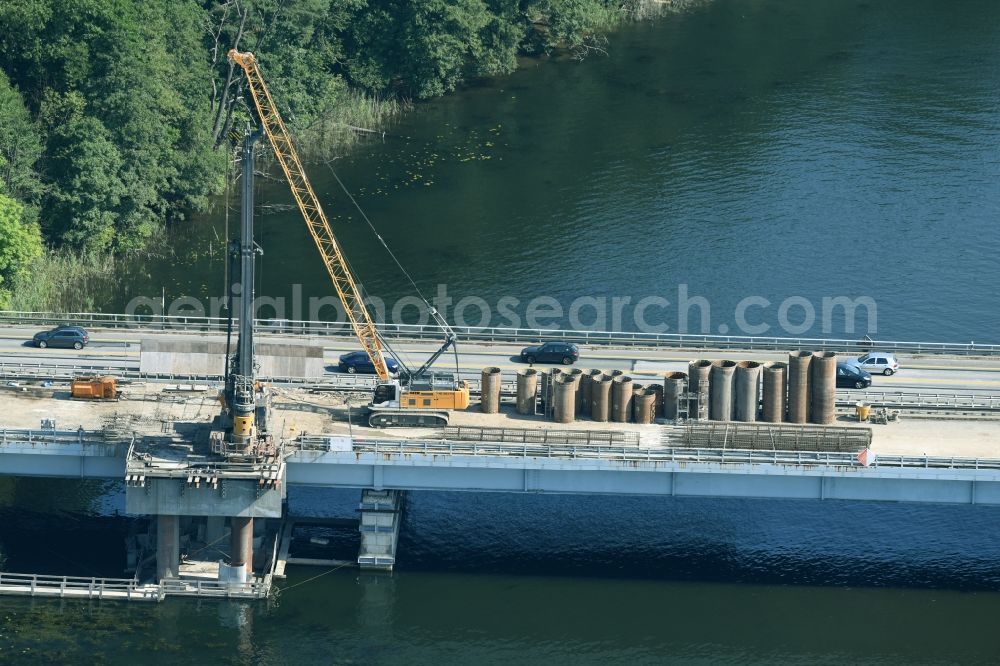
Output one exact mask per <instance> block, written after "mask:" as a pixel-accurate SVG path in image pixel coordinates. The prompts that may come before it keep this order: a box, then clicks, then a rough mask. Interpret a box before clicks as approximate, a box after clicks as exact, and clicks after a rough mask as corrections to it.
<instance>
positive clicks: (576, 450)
mask: <svg viewBox="0 0 1000 666" xmlns="http://www.w3.org/2000/svg"><path fill="white" fill-rule="evenodd" d="M353 448H354V452H355V453H374V454H379V455H386V454H389V455H392V454H397V455H407V454H408V455H413V454H421V455H429V456H434V455H467V456H507V457H519V458H528V457H542V458H556V459H558V458H570V459H575V460H588V459H589V460H595V459H596V460H621V461H626V462H689V463H692V462H693V463H698V462H702V463H732V464H747V463H749V464H762V465H797V466H802V465H807V466H817V465H830V466H838V467H865V465H863V464H862V463H861V462H860V461H859V460H858V456H857V453H854V452H850V453H849V452H839V453H835V452H824V451H765V450H747V449H718V448H648V449H636V448H633V447H627V446H607V445H595V446H576V445H558V444H523V445H515V444H506V445H505V444H494V443H472V442H450V441H445V440H382V439H355V440H354V447H353ZM867 467H869V468H924V469H963V470H969V469H973V470H977V469H981V470H990V471H997V470H1000V459H984V458H962V457H942V456H901V455H886V454H880V455H871V456H869V465H868V466H867Z"/></svg>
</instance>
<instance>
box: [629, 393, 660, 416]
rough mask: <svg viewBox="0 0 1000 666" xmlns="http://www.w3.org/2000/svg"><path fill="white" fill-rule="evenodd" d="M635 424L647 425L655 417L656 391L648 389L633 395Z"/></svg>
mask: <svg viewBox="0 0 1000 666" xmlns="http://www.w3.org/2000/svg"><path fill="white" fill-rule="evenodd" d="M633 400H634V408H633V410H634V412H635V422H636V423H642V424H649V423H652V422H653V421H654V420H655V417H656V389H654V388H653V387H649V388H646V389H642V390H641V391H635V394H634V398H633Z"/></svg>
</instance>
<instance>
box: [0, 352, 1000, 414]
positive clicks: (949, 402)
mask: <svg viewBox="0 0 1000 666" xmlns="http://www.w3.org/2000/svg"><path fill="white" fill-rule="evenodd" d="M86 374H111V375H114V376H116V377H118V378H121V379H133V380H142V381H160V382H187V383H198V382H202V383H221V382H222V375H190V374H168V373H144V372H139V371H138V370H136V369H131V368H115V367H109V366H101V365H72V366H69V365H60V366H53V365H46V364H44V363H24V362H14V363H11V362H2V361H0V379H6V380H35V381H42V380H53V381H70V380H71V379H72V378H73V377H75V376H79V375H86ZM461 374H462V378H463V379H465V381H466V382H468V384H469V391H470V393H472V394H473V395H479V392H480V379H479V373H477V372H462V373H461ZM260 379H261V381H263V382H267V383H271V384H279V385H282V384H283V385H291V386H308V387H310V388H314V389H317V390H326V391H369V390H371V389H373V388H374V387H375V384H376V382H377V379H376V378H375V377H374V376H371V375H351V374H328V375H324V376H322V377H312V378H309V377H261V378H260ZM515 390H516V384H515V382H511V381H504V382H502V383H501V390H500V393H501V395H502V396H505V397H510V396H513V395H514V394H515ZM836 402H837V406H838V407H852V406H853V405H854V404H855V403H857V402H864V403H865V404H868V405H871V406H872V407H887V408H892V409H920V410H948V409H953V410H965V411H980V412H990V411H1000V395H996V394H988V393H969V392H957V391H956V392H950V391H937V392H922V391H921V392H919V393H912V392H902V391H873V390H871V389H868V390H865V391H858V392H853V391H845V390H840V391H837V394H836Z"/></svg>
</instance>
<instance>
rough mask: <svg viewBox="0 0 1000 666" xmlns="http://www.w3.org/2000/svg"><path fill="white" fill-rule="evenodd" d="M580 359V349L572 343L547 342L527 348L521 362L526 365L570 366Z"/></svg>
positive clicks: (523, 350)
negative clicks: (555, 364)
mask: <svg viewBox="0 0 1000 666" xmlns="http://www.w3.org/2000/svg"><path fill="white" fill-rule="evenodd" d="M579 358H580V348H579V347H577V346H576V345H575V344H573V343H572V342H546V343H545V344H544V345H541V346H539V347H525V348H524V349H522V350H521V360H522V361H524V362H525V363H535V362H538V363H562V364H563V365H570V364H571V363H576V361H577V360H578V359H579Z"/></svg>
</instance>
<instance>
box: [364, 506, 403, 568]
mask: <svg viewBox="0 0 1000 666" xmlns="http://www.w3.org/2000/svg"><path fill="white" fill-rule="evenodd" d="M402 506H403V496H402V493H401V492H400V491H398V490H363V491H361V505H360V507H359V509H360V510H361V524H360V525H359V526H358V529H359V530H360V532H361V548H360V550H359V551H358V566H359V567H361V568H362V569H369V570H376V571H392V568H393V566H394V565H395V564H396V543H397V541H398V539H399V525H400V522H401V518H402Z"/></svg>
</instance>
